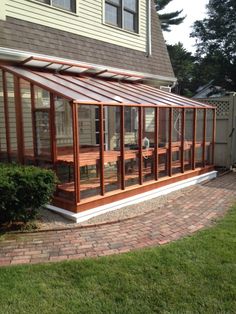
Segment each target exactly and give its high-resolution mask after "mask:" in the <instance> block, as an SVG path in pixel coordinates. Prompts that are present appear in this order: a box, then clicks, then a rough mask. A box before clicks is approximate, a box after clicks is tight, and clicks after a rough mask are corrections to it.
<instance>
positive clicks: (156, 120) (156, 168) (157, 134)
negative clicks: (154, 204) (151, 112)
mask: <svg viewBox="0 0 236 314" xmlns="http://www.w3.org/2000/svg"><path fill="white" fill-rule="evenodd" d="M154 121H155V144H154V147H155V150H154V154H155V158H154V160H155V166H154V169H155V176H154V177H155V180H156V181H157V180H158V176H159V173H158V145H159V108H158V107H156V108H155V120H154Z"/></svg>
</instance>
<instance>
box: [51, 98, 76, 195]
mask: <svg viewBox="0 0 236 314" xmlns="http://www.w3.org/2000/svg"><path fill="white" fill-rule="evenodd" d="M55 127H56V152H57V164H56V167H55V168H56V174H57V176H58V178H59V182H60V183H59V185H58V188H57V191H56V195H58V196H61V197H63V198H67V199H69V200H74V196H75V182H74V154H73V132H72V113H71V107H70V104H69V102H68V101H67V100H65V99H63V98H60V97H55Z"/></svg>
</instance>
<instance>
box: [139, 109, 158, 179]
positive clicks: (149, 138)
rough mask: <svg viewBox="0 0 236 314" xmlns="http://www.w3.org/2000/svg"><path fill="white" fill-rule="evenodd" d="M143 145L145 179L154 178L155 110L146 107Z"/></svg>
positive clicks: (144, 110)
mask: <svg viewBox="0 0 236 314" xmlns="http://www.w3.org/2000/svg"><path fill="white" fill-rule="evenodd" d="M143 115H144V126H143V132H142V133H143V134H142V146H143V158H142V162H143V181H144V182H145V181H150V180H153V179H154V143H155V110H154V108H144V109H143Z"/></svg>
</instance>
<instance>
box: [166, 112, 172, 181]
mask: <svg viewBox="0 0 236 314" xmlns="http://www.w3.org/2000/svg"><path fill="white" fill-rule="evenodd" d="M172 130H173V108H170V109H169V127H168V133H169V134H168V135H169V144H168V163H167V164H168V169H167V171H168V176H169V177H172Z"/></svg>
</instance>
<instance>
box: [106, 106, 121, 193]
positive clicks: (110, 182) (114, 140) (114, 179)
mask: <svg viewBox="0 0 236 314" xmlns="http://www.w3.org/2000/svg"><path fill="white" fill-rule="evenodd" d="M104 109H105V112H106V125H107V129H104V131H105V132H104V137H105V151H104V182H105V191H106V192H110V191H113V190H117V189H119V188H120V171H121V158H120V133H119V131H118V132H117V130H118V129H120V107H109V106H107V107H105V108H104Z"/></svg>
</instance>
